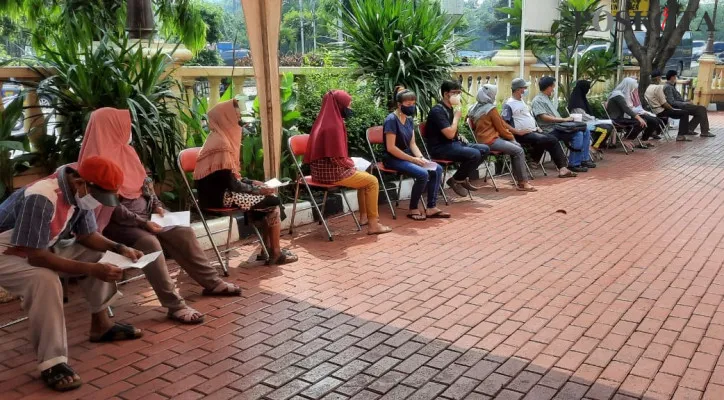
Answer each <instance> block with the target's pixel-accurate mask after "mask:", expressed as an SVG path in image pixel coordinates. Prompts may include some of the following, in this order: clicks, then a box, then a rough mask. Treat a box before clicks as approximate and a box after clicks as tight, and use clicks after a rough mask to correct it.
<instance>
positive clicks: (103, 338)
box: [90, 322, 143, 343]
mask: <svg viewBox="0 0 724 400" xmlns="http://www.w3.org/2000/svg"><path fill="white" fill-rule="evenodd" d="M142 336H143V331H141V330H140V329H136V328H134V327H133V325H128V324H123V323H120V322H116V323H115V324H113V326H112V327H111V329H109V330H107V331H106V333H104V334H102V335H100V336H96V337H93V336H91V337H90V341H91V342H93V343H108V342H118V341H121V340H133V339H138V338H140V337H142Z"/></svg>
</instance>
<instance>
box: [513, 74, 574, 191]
mask: <svg viewBox="0 0 724 400" xmlns="http://www.w3.org/2000/svg"><path fill="white" fill-rule="evenodd" d="M528 86H530V84H529V83H528V82H526V81H525V79H523V78H515V79H513V82H512V84H511V89H512V90H513V95H512V96H511V97H510V98H509V99H508V100H507V101H506V102H505V104H504V105H503V113H502V114H501V116H502V117H503V119H504V120H505V122H506V123H507V124H508V130H509V131H510V132H511V133H513V136H515V140H516V141H517V142H518V143H520V144H524V145H527V146H530V147H531V152H530V155H531V157H532V158H533V160H535V161H536V162H538V161H539V160H540V159H541V158H543V153H544V152H546V151H547V152H549V153H550V154H551V158H552V159H553V162H554V163H555V164H556V167H557V168H558V177H559V178H573V177H575V176H576V175H577V174H576V173H575V172H573V171H571V170H569V169H568V168H567V166H568V159H567V158H566V154H565V153H564V152H563V149H561V146H560V145H559V144H558V139H556V138H555V137H553V136H552V135H549V134H546V133H543V132H541V130H540V128H538V127H537V126H536V124H535V118H533V115H532V114H531V113H530V109H529V108H528V106H527V105H526V104H525V102H524V101H523V97H525V95H526V92H527V91H528Z"/></svg>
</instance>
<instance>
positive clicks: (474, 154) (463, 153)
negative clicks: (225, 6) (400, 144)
mask: <svg viewBox="0 0 724 400" xmlns="http://www.w3.org/2000/svg"><path fill="white" fill-rule="evenodd" d="M440 93H441V94H442V103H439V104H437V105H435V106H434V107H433V108H432V109H431V110H430V113H429V114H428V115H427V123H426V124H425V142H426V143H427V148H428V150H429V151H430V157H432V158H437V159H442V160H448V161H453V162H459V163H460V168H458V170H457V172H455V175H453V176H452V177H450V179H448V180H447V182H446V183H447V185H448V186H450V188H452V190H453V191H455V193H457V194H458V195H459V196H467V195H468V193H467V191H466V189H467V190H472V191H475V190H478V188H477V187H475V186H473V185H472V184H471V183H470V177H471V176H472V175H473V173H474V172H475V171H476V170H477V169H478V166H479V165H480V164H481V163H482V162H483V158H484V157H485V156H486V155H487V154H488V152H490V148H489V147H488V146H486V145H484V144H468V143H467V140H466V139H465V138H464V137H462V136H460V135H459V134H458V123H459V122H460V115H461V113H460V109H457V110H455V109H454V107H455V106H459V105H460V96H461V94H462V90H461V88H460V83H458V82H456V81H445V82H443V83H442V87H441V88H440Z"/></svg>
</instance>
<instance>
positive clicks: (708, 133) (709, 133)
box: [699, 132, 716, 137]
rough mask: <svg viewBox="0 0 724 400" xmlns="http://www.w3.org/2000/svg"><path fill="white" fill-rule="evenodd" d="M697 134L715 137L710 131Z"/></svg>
mask: <svg viewBox="0 0 724 400" xmlns="http://www.w3.org/2000/svg"><path fill="white" fill-rule="evenodd" d="M699 136H701V137H716V135H715V134H713V133H711V132H707V133H702V134H701V135H699Z"/></svg>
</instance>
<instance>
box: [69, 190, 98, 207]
mask: <svg viewBox="0 0 724 400" xmlns="http://www.w3.org/2000/svg"><path fill="white" fill-rule="evenodd" d="M85 190H86V191H87V190H88V185H86V189H85ZM75 204H76V205H77V206H78V208H80V209H81V210H86V211H90V210H95V209H96V208H98V207H100V206H101V203H100V202H99V201H98V200H96V199H95V197H93V196H91V195H90V193H88V194H86V195H85V196H83V197H80V196H78V193H76V194H75Z"/></svg>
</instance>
